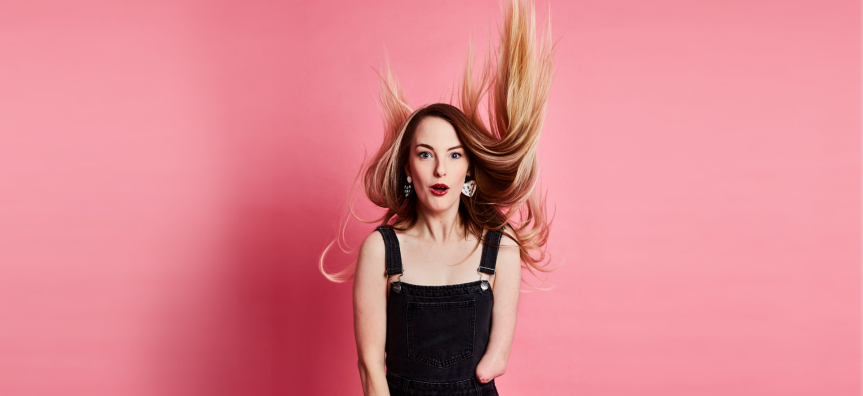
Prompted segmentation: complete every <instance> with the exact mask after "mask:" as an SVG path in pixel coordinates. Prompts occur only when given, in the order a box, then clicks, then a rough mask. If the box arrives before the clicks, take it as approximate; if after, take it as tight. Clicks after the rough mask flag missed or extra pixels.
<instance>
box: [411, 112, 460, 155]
mask: <svg viewBox="0 0 863 396" xmlns="http://www.w3.org/2000/svg"><path fill="white" fill-rule="evenodd" d="M418 144H427V145H429V146H432V147H434V148H435V149H440V150H446V149H448V148H450V147H453V146H458V145H459V144H461V142H460V141H459V139H458V135H457V134H456V133H455V128H453V127H452V125H450V123H449V122H447V121H446V120H444V119H442V118H438V117H426V118H424V119H423V120H422V121H420V123H419V125H417V130H416V133H414V138H413V145H414V146H416V145H418Z"/></svg>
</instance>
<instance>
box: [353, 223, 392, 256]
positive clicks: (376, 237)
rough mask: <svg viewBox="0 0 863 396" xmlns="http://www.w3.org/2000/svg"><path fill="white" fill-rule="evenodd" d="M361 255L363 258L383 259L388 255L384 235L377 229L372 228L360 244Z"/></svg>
mask: <svg viewBox="0 0 863 396" xmlns="http://www.w3.org/2000/svg"><path fill="white" fill-rule="evenodd" d="M359 255H360V257H361V258H365V259H371V260H372V261H375V260H376V259H381V260H383V259H384V257H385V255H386V245H384V236H383V235H381V233H380V231H378V230H377V228H376V229H374V230H372V232H370V233H369V235H367V236H366V238H365V239H364V240H363V243H362V245H360V251H359Z"/></svg>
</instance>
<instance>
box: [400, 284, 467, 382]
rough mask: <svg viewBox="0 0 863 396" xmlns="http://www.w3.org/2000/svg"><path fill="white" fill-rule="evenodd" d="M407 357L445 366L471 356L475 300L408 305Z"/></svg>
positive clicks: (412, 303) (410, 303) (436, 365)
mask: <svg viewBox="0 0 863 396" xmlns="http://www.w3.org/2000/svg"><path fill="white" fill-rule="evenodd" d="M406 319H407V332H408V334H407V335H408V356H409V357H411V358H414V359H416V360H419V361H421V362H425V363H428V364H430V365H432V366H435V367H446V366H449V365H451V364H453V363H455V362H458V361H460V360H462V359H466V358H468V357H471V356H473V347H474V345H473V342H474V338H475V334H476V301H475V300H468V301H454V302H408V306H407V315H406Z"/></svg>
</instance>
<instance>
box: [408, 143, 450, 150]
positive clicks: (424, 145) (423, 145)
mask: <svg viewBox="0 0 863 396" xmlns="http://www.w3.org/2000/svg"><path fill="white" fill-rule="evenodd" d="M417 147H428V148H429V150H431V151H434V147H432V146H429V145H427V144H425V143H420V144H417ZM460 148H461V145H458V146H455V147H450V148H449V150H447V151H450V150H455V149H460Z"/></svg>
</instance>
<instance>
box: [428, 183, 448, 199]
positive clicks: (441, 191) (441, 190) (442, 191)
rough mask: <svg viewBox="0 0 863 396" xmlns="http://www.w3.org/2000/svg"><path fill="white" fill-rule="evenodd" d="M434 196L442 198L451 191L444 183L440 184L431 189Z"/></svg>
mask: <svg viewBox="0 0 863 396" xmlns="http://www.w3.org/2000/svg"><path fill="white" fill-rule="evenodd" d="M429 189H430V190H431V192H432V194H434V195H437V196H439V197H442V196H444V195H446V192H447V191H449V186H447V185H446V184H443V183H438V184H435V185H433V186H431V187H430V188H429Z"/></svg>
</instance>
